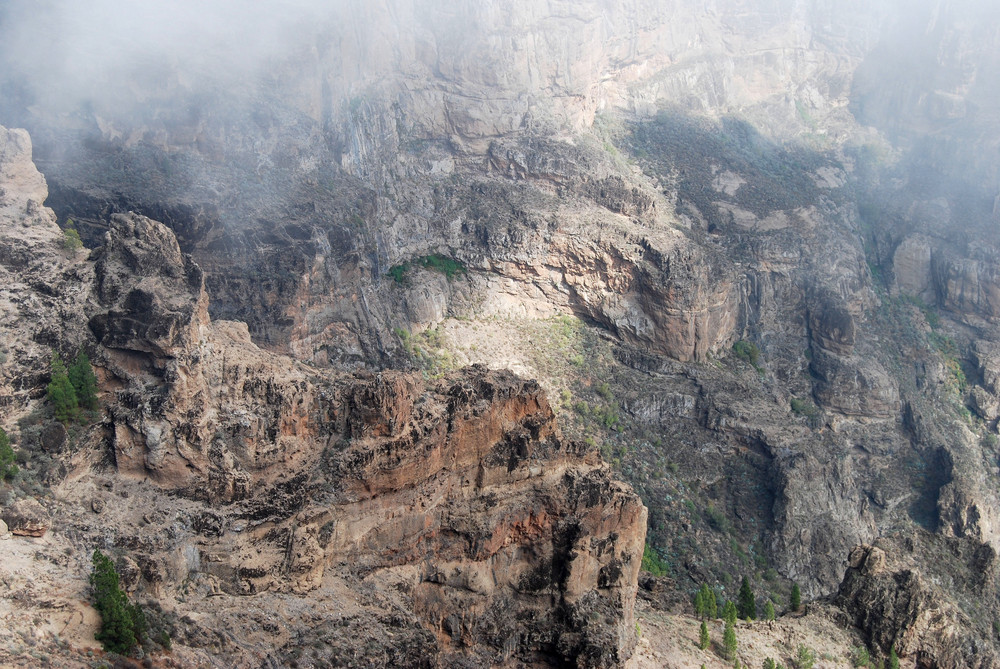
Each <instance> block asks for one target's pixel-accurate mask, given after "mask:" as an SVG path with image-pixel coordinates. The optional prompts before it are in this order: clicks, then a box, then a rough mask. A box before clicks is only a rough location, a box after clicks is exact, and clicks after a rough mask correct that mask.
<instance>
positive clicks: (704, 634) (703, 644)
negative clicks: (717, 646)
mask: <svg viewBox="0 0 1000 669" xmlns="http://www.w3.org/2000/svg"><path fill="white" fill-rule="evenodd" d="M709 643H710V639H709V636H708V625H706V624H705V621H704V620H702V621H701V629H700V630H699V631H698V648H701V649H702V650H707V649H708V644H709Z"/></svg>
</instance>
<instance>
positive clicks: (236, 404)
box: [3, 133, 646, 667]
mask: <svg viewBox="0 0 1000 669" xmlns="http://www.w3.org/2000/svg"><path fill="white" fill-rule="evenodd" d="M8 136H9V137H11V138H13V139H12V140H11V142H13V144H12V145H14V144H16V146H15V148H18V151H11V152H9V153H10V154H11V155H12V156H13V157H14V158H16V160H23V159H24V157H25V152H27V151H28V147H29V145H28V144H26V143H25V142H21V143H20V144H17V142H16V141H15V140H19V138H22V135H21V134H19V133H13V134H10V135H8ZM14 167H18V164H17V163H16V161H15V165H14ZM14 167H10V166H8V167H7V168H6V169H7V173H9V172H10V171H11V170H13V169H14ZM28 167H30V162H29V163H27V164H26V165H20V167H19V169H21V170H22V171H25V172H26V173H27V175H28V176H29V177H30V176H32V174H33V175H34V176H35V177H37V172H34V173H31V171H30V170H28ZM26 183H31V184H34V186H33V187H34V188H35V190H34V191H32V194H33V195H36V196H37V197H39V198H40V199H44V196H45V194H44V182H39V181H38V179H37V178H36V179H34V180H31V179H28V180H27V181H26ZM39 183H41V186H39V185H38V184H39ZM38 212H40V213H37V215H38V216H40V217H42V218H43V219H44V221H42V222H40V223H35V222H34V221H32V220H31V219H30V218H28V219H25V217H26V216H29V215H28V214H27V212H25V211H21V210H20V208H18V211H17V217H16V218H13V219H11V218H8V219H5V220H4V226H3V229H4V230H10V229H13V230H19V225H20V223H21V221H22V220H27V221H28V224H26V225H25V227H26V228H28V229H29V230H30V229H31V228H33V227H35V226H38V228H39V229H40V230H43V231H44V232H45V234H46V238H47V240H48V242H47V243H48V244H53V243H54V242H55V241H57V240H59V239H60V238H61V233H60V232H59V230H58V228H57V227H56V226H55V224H54V221H53V219H52V215H51V213H50V212H48V211H47V210H45V209H39V210H38ZM22 241H23V240H22V239H21V238H20V237H13V236H12V235H11V234H9V233H8V235H7V240H6V242H7V243H8V246H9V247H10V248H15V247H16V248H20V249H21V252H22V253H23V254H24V264H23V265H22V266H19V267H17V268H16V269H17V270H18V272H17V277H18V280H19V281H22V282H24V284H23V285H26V286H28V288H27V289H26V290H25V291H24V292H23V293H22V294H21V295H20V296H19V299H21V300H28V301H30V302H31V304H32V308H33V309H34V314H35V318H36V320H37V321H38V322H42V323H45V322H48V321H49V320H53V321H54V322H56V323H59V324H60V325H61V326H62V327H71V326H81V325H82V324H84V323H86V324H88V325H89V333H90V334H91V335H92V337H90V338H88V337H86V334H87V330H83V331H81V332H78V333H76V336H77V337H80V335H81V334H83V335H84V341H83V344H84V345H85V346H86V347H87V348H89V349H90V350H91V351H92V353H93V356H92V357H93V359H94V360H95V362H96V363H97V364H98V365H99V367H100V370H99V371H100V377H101V379H102V385H103V388H104V390H105V392H104V394H103V404H104V410H105V412H106V419H105V421H104V423H103V425H102V426H101V430H99V431H98V430H95V431H91V433H90V434H91V435H93V437H97V438H96V439H95V440H94V441H93V442H89V443H90V444H91V445H92V446H94V447H98V448H99V447H100V445H101V444H105V445H106V446H108V447H110V449H111V452H112V454H113V460H114V464H115V474H114V475H113V476H111V477H109V478H108V481H107V484H106V488H104V489H106V490H110V489H112V488H114V487H116V486H117V487H119V489H120V488H121V487H122V486H131V490H132V492H131V494H129V495H128V497H127V500H126V501H124V502H120V503H119V502H117V501H116V499H115V497H114V496H112V495H108V494H105V493H104V492H102V490H104V489H101V488H97V489H95V488H93V487H91V486H90V485H88V484H86V483H78V484H77V485H78V486H79V489H80V492H79V493H77V492H74V488H73V487H72V486H71V487H70V488H69V489H68V491H67V493H66V494H67V495H68V496H69V498H71V499H73V500H74V503H73V505H74V506H75V507H77V508H78V514H76V515H74V514H73V513H72V512H69V513H68V515H66V516H64V517H61V518H59V519H58V520H53V519H50V518H49V516H48V514H47V513H45V512H44V510H43V509H42V507H41V506H40V505H39V504H38V502H36V501H34V500H33V499H24V500H20V501H17V502H15V503H14V504H12V505H10V506H8V507H6V508H5V509H4V511H3V518H4V521H5V522H6V524H7V525H8V526H9V527H10V530H11V531H12V532H13V533H14V534H15V535H21V536H32V537H39V536H42V535H43V534H45V533H46V532H47V531H48V530H49V528H50V526H51V525H52V524H53V522H55V524H56V525H57V526H58V527H59V529H60V531H64V532H65V531H67V529H68V528H69V527H72V530H70V531H71V532H74V533H79V534H77V535H75V536H78V537H79V538H82V537H84V536H86V537H88V539H87V540H86V541H90V542H95V543H103V542H104V541H105V540H106V539H104V538H102V537H111V539H110V541H111V542H112V543H113V544H115V545H119V546H129V547H130V550H129V552H128V554H127V555H121V556H119V557H120V560H119V567H120V573H121V574H122V577H123V579H125V585H126V587H127V588H128V589H129V590H130V591H133V590H134V591H136V592H138V593H143V592H155V593H157V594H158V596H160V597H161V598H167V599H169V598H170V596H171V595H170V593H171V592H172V591H174V590H175V589H177V588H180V587H181V586H182V583H181V582H182V581H185V580H186V581H187V582H198V581H204V582H209V583H211V584H212V588H213V589H215V590H216V591H217V592H221V593H227V596H229V595H231V596H236V597H246V598H264V599H267V598H269V597H300V598H303V599H304V601H305V599H306V598H308V597H309V594H308V593H311V592H314V591H316V590H322V589H324V588H329V587H330V584H331V582H333V581H336V582H338V583H339V582H341V581H343V580H345V579H349V580H353V581H354V582H356V583H360V582H361V581H365V582H366V583H368V584H369V585H367V586H365V588H372V591H373V592H374V593H376V595H377V596H378V597H381V598H401V599H400V602H405V604H400V606H402V607H403V608H402V609H400V613H399V615H398V616H396V617H392V618H388V619H384V620H376V621H373V622H372V623H371V624H373V625H376V626H381V628H380V629H383V631H384V634H381V635H380V638H381V640H382V641H381V643H383V644H386V646H385V648H384V649H383V650H384V651H385V652H386V653H387V654H390V655H392V656H394V657H395V656H398V657H409V658H410V660H412V662H410V663H411V664H412V663H414V662H416V663H418V664H419V663H423V664H425V665H427V666H430V665H432V664H435V663H442V664H450V663H452V662H467V663H473V664H477V665H481V664H487V663H488V664H493V665H497V666H514V665H517V664H522V663H534V662H544V663H560V664H566V663H574V664H576V665H578V666H581V667H582V666H587V667H617V666H621V665H622V663H624V662H625V660H626V659H627V658H628V657H629V655H630V654H631V652H632V648H633V647H634V645H635V642H636V636H635V628H634V621H633V618H632V615H633V614H632V611H633V605H634V602H635V595H636V587H637V586H636V583H637V578H638V571H639V564H640V561H641V559H642V553H643V547H644V539H645V523H646V510H645V508H644V507H643V505H642V504H641V502H640V501H639V499H638V497H637V496H636V495H635V494H634V493H633V492H632V491H631V490H630V489H629V488H628V486H626V485H625V484H623V483H620V482H618V481H616V480H615V478H614V477H613V476H612V474H611V472H610V470H609V469H608V468H607V466H606V465H604V464H603V463H602V462H601V460H600V458H599V456H598V455H597V454H596V453H595V452H594V451H593V450H592V449H590V448H588V447H586V446H584V445H582V444H578V443H575V442H572V441H569V440H566V439H564V438H563V437H562V436H561V435H560V433H559V429H558V428H557V426H556V424H555V417H554V415H553V412H552V409H551V408H550V406H549V404H548V401H547V399H546V396H545V394H544V392H543V391H542V390H541V388H540V387H539V386H538V385H537V384H536V383H534V382H530V381H525V380H522V379H520V378H518V377H516V376H514V375H513V374H511V373H510V372H504V371H499V372H497V371H489V370H487V369H486V368H483V367H473V368H468V369H465V370H462V371H457V372H455V373H453V374H451V375H449V376H448V377H446V378H444V379H442V380H440V381H439V382H437V383H429V382H428V381H426V380H425V379H424V378H423V377H422V376H421V375H420V374H419V373H412V372H410V373H407V372H396V371H386V372H382V373H378V374H370V373H364V374H360V375H355V376H351V375H347V374H344V373H339V372H330V371H325V372H321V371H320V370H318V369H316V368H310V367H307V366H305V365H303V364H301V363H298V362H296V361H294V360H292V359H290V358H286V357H283V356H280V355H276V354H274V353H270V352H267V351H263V350H261V349H260V348H258V347H257V346H256V345H254V344H253V343H252V342H251V341H250V337H249V333H248V330H247V328H246V326H245V325H244V324H241V323H234V322H226V321H213V320H212V319H211V318H210V317H209V315H208V297H207V295H206V292H205V285H204V284H205V282H204V275H203V272H202V271H201V269H200V268H199V267H198V265H197V264H196V263H195V262H194V261H193V260H192V259H191V257H190V256H189V255H186V254H184V253H182V252H181V250H180V248H179V246H178V243H177V240H176V238H175V236H174V234H173V233H172V232H171V231H170V230H169V229H168V228H167V227H165V226H164V225H162V224H161V223H158V222H156V221H153V220H151V219H149V218H146V217H143V216H139V215H136V214H131V213H130V214H123V215H116V216H114V217H113V220H112V221H111V222H110V225H109V228H108V231H107V234H106V236H105V243H104V245H103V246H102V247H101V248H99V249H98V250H96V251H95V252H94V253H93V254H92V256H91V258H90V259H89V260H84V259H83V258H82V257H81V256H77V255H74V254H72V253H68V252H65V253H63V254H60V252H59V250H58V248H56V249H49V248H47V247H46V245H44V244H41V245H39V246H38V247H36V248H33V247H32V246H31V245H30V244H22V245H21V246H17V245H18V244H21V243H22ZM50 257H52V258H55V259H56V260H57V261H58V262H57V263H56V264H57V266H66V265H69V266H72V267H74V268H75V269H74V276H75V277H77V278H78V280H79V281H80V282H81V284H82V285H81V286H80V287H79V288H80V290H78V291H76V292H75V293H74V295H75V296H76V297H75V302H73V303H64V302H56V304H60V305H61V306H60V309H61V310H62V311H60V310H56V313H54V314H53V313H51V312H50V311H49V310H50V309H52V308H53V307H52V306H51V303H46V302H41V301H39V300H38V296H39V294H40V293H42V294H45V293H44V291H43V290H42V287H41V286H42V285H43V284H42V283H41V278H42V277H48V276H49V275H48V274H46V272H49V271H51V270H50V268H49V266H48V265H47V264H46V261H48V259H49V258H50ZM5 269H6V271H11V270H10V268H9V267H8V266H5ZM12 283H14V282H12ZM14 285H21V284H16V283H15V284H14ZM56 285H57V286H58V285H59V284H56ZM46 296H47V294H46ZM57 296H58V295H57ZM50 297H51V296H50ZM16 322H17V321H16V320H15V321H12V322H8V324H7V327H12V324H16ZM61 332H62V331H60V334H61ZM53 343H54V344H55V343H59V342H53ZM11 353H12V356H13V357H14V358H15V359H14V360H13V361H12V362H13V363H14V364H16V365H17V366H18V367H17V368H18V369H21V368H24V369H29V368H32V367H34V370H33V371H34V373H35V374H36V375H37V376H36V378H38V379H44V378H45V374H46V368H47V365H48V358H47V357H44V358H39V357H35V358H25V357H21V356H20V355H19V353H18V351H17V350H14V351H12V352H11ZM39 368H40V369H39ZM38 383H41V381H39V382H38ZM33 392H35V393H37V392H38V391H37V386H36V387H35V389H34V391H33ZM8 415H9V414H8ZM35 420H38V419H37V418H36V419H35ZM101 431H103V432H105V434H106V436H107V439H106V440H105V439H102V438H101V437H100V435H99V434H98V432H101ZM37 433H38V434H37V437H32V439H36V440H37V443H36V444H34V445H33V446H32V445H31V444H29V443H28V442H27V441H25V442H24V444H23V446H24V447H25V448H29V447H30V448H38V449H39V452H40V453H43V454H45V457H47V458H53V457H59V456H60V454H61V453H63V452H64V451H66V450H68V449H67V448H66V442H67V440H68V439H70V438H71V437H70V435H69V434H68V433H67V430H65V429H63V428H62V426H60V425H58V424H55V423H53V424H51V425H49V426H48V427H44V426H42V427H40V428H39V429H38V430H37ZM50 433H51V434H50ZM93 437H92V438H93ZM72 438H73V439H78V438H79V437H76V436H73V437H72ZM80 448H81V445H80V444H79V443H74V445H73V451H75V452H77V455H76V456H74V457H76V458H77V459H78V461H77V464H76V465H74V466H77V467H82V469H79V470H78V471H77V472H76V474H75V476H77V477H78V481H79V480H81V479H82V480H83V481H89V480H90V479H91V477H94V476H97V474H96V473H95V472H96V470H94V469H88V468H89V467H90V466H91V465H88V464H84V463H81V462H80V461H79V458H80V457H81V456H80V455H79V450H80ZM84 459H86V458H85V457H84ZM64 471H65V470H64ZM150 483H152V484H153V485H149V484H150ZM165 493H170V494H172V495H174V499H175V502H173V503H166V504H164V501H163V500H164V499H165V498H164V497H162V495H164V494H165ZM64 499H66V498H64ZM123 499H125V498H123ZM181 500H182V501H181ZM64 508H65V507H64ZM171 509H173V510H171ZM180 509H183V511H179V510H180ZM168 513H182V514H184V518H185V520H184V521H183V522H181V523H176V524H173V525H169V526H167V525H162V523H165V522H166V518H167V514H168ZM184 587H187V586H184ZM358 587H360V586H358ZM356 594H357V591H355V595H356ZM335 599H336V598H335ZM178 606H179V608H178V609H177V613H178V615H185V611H187V609H186V608H185V606H184V605H183V604H181V603H180V602H178ZM190 613H191V614H192V615H193V613H194V612H193V610H192V611H190ZM198 615H199V616H200V617H201V619H202V620H204V621H205V622H206V623H207V624H209V625H210V622H209V621H211V620H212V616H214V615H223V614H222V612H221V610H219V611H215V612H213V608H212V607H211V606H204V607H202V608H201V609H200V611H199V612H198ZM400 616H402V617H400ZM401 620H405V621H406V622H405V624H403V627H406V628H407V629H409V630H410V633H412V636H413V639H412V644H413V645H412V648H411V650H412V653H411V652H410V651H406V650H405V649H404V648H402V647H400V646H397V645H396V644H397V641H393V635H394V632H393V630H394V629H397V628H398V627H399V625H400V621H401ZM299 633H306V629H305V628H302V629H301V630H299ZM178 641H179V643H184V641H188V642H190V643H198V635H197V633H196V632H194V631H192V632H190V634H188V635H181V638H179V639H178ZM202 641H205V640H202ZM206 643H207V641H206ZM245 643H249V644H251V645H250V646H247V645H244V646H243V647H244V650H239V649H238V648H239V646H240V645H241V644H245ZM258 643H261V642H260V641H255V640H251V639H249V638H247V639H246V640H245V642H240V644H237V648H231V649H229V650H223V649H217V651H216V652H218V653H219V654H220V655H219V656H220V657H223V656H224V657H227V658H228V660H227V661H232V662H233V663H236V664H238V663H240V662H243V661H246V660H247V658H248V657H250V656H251V655H245V654H243V653H251V651H249V650H246V649H247V648H250V647H251V646H252V645H253V644H258ZM352 643H361V642H360V641H358V640H354V641H353V642H352ZM365 643H367V641H366V642H365ZM293 650H294V649H288V652H289V653H291V652H292V651H293ZM253 652H256V651H253ZM269 652H278V653H279V657H280V659H278V660H277V661H278V662H279V663H282V664H284V663H286V661H287V660H288V658H287V657H284V656H280V652H281V651H279V650H276V647H275V648H271V649H270V651H269ZM366 652H373V649H372V648H367V649H366ZM400 653H401V654H400ZM251 654H252V653H251Z"/></svg>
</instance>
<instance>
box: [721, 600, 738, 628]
mask: <svg viewBox="0 0 1000 669" xmlns="http://www.w3.org/2000/svg"><path fill="white" fill-rule="evenodd" d="M722 619H723V620H725V621H726V622H727V623H729V624H730V625H735V624H736V605H735V604H733V602H732V600H726V605H725V607H723V609H722Z"/></svg>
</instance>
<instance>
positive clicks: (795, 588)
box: [789, 583, 802, 611]
mask: <svg viewBox="0 0 1000 669" xmlns="http://www.w3.org/2000/svg"><path fill="white" fill-rule="evenodd" d="M789 604H790V605H791V607H792V611H798V610H799V607H800V606H802V591H801V590H799V584H798V583H793V584H792V594H791V597H790V598H789Z"/></svg>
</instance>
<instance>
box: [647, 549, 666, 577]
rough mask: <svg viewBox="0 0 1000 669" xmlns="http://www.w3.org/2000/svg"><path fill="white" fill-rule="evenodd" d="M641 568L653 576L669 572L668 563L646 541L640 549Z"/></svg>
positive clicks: (664, 574)
mask: <svg viewBox="0 0 1000 669" xmlns="http://www.w3.org/2000/svg"><path fill="white" fill-rule="evenodd" d="M641 567H642V570H643V571H648V572H649V573H650V574H652V575H653V576H666V575H667V574H669V573H670V563H668V562H666V561H665V560H664V559H663V558H661V557H660V554H659V553H657V552H656V549H655V548H653V547H652V546H650V545H649V544H648V543H647V544H646V547H645V548H644V549H643V550H642V565H641Z"/></svg>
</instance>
